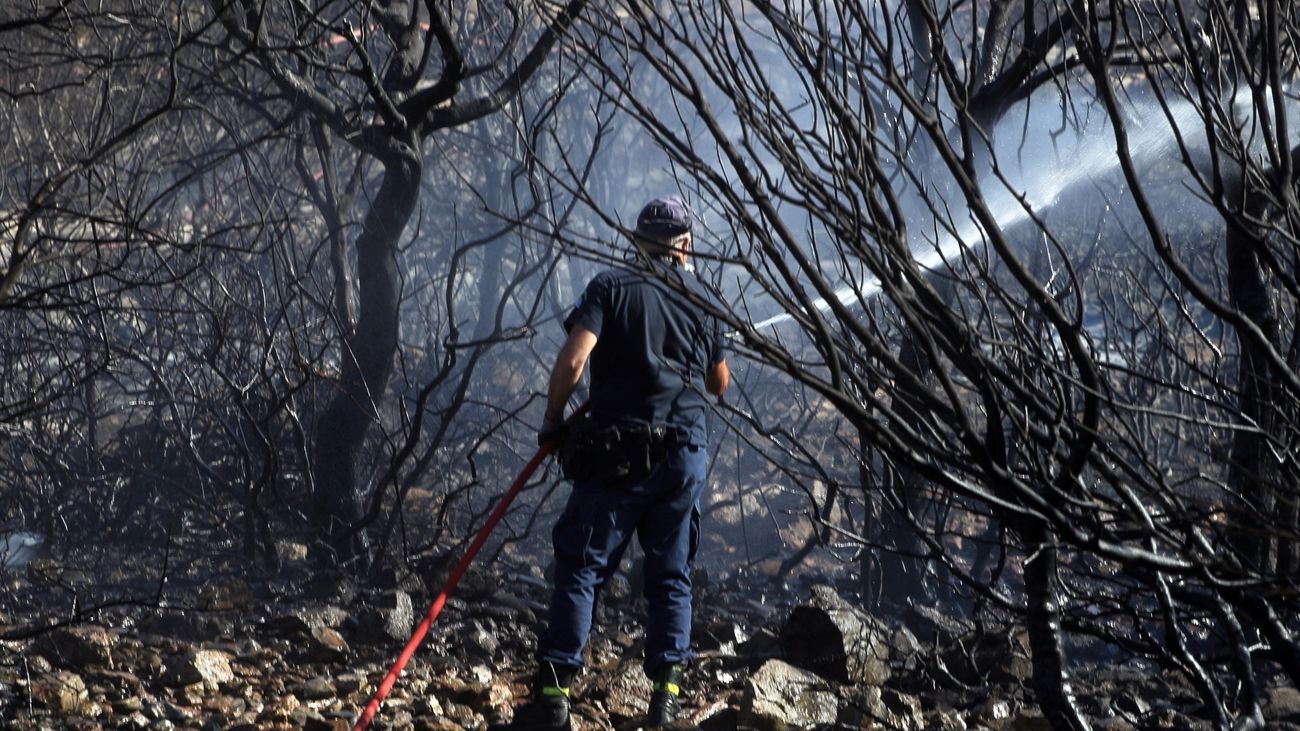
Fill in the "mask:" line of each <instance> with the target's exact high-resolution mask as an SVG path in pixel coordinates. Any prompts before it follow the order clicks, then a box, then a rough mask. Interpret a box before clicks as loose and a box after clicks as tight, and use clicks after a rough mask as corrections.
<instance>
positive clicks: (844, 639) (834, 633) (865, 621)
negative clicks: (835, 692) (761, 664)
mask: <svg viewBox="0 0 1300 731" xmlns="http://www.w3.org/2000/svg"><path fill="white" fill-rule="evenodd" d="M890 634H892V633H890V632H889V630H888V629H887V628H886V627H885V626H884V625H883V624H882V623H881V622H880V621H879V620H877V619H876V618H874V617H872V616H870V615H868V614H866V613H865V612H862V611H859V610H857V609H855V608H853V607H851V606H849V605H848V604H847V603H846V602H845V601H844V600H842V599H840V597H839V596H838V595H837V594H836V593H835V590H834V589H832V588H831V587H829V586H826V585H819V586H815V587H813V590H812V599H811V600H810V601H809V603H807V604H803V605H800V606H799V607H796V608H795V610H794V611H793V612H791V614H790V619H789V620H788V621H787V622H786V624H785V627H784V628H783V629H782V630H781V649H782V652H783V654H784V656H785V659H786V660H787V661H789V662H790V663H793V664H794V665H797V666H799V667H801V668H804V669H806V670H811V671H812V672H814V673H817V674H818V675H820V676H822V677H823V678H826V679H827V680H832V681H835V682H839V683H852V684H863V685H881V684H883V683H884V682H885V681H887V680H889V676H890V668H889V658H890V650H889V638H890Z"/></svg>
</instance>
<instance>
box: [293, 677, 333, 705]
mask: <svg viewBox="0 0 1300 731" xmlns="http://www.w3.org/2000/svg"><path fill="white" fill-rule="evenodd" d="M293 690H294V693H296V694H297V695H298V697H299V698H301V699H303V700H306V701H320V700H325V699H326V698H333V697H335V696H336V695H338V693H337V691H335V690H334V686H333V684H331V683H330V681H329V679H328V678H326V677H324V676H321V675H317V676H316V677H314V678H312V679H310V680H308V681H307V682H305V683H301V684H299V685H296V686H294V689H293Z"/></svg>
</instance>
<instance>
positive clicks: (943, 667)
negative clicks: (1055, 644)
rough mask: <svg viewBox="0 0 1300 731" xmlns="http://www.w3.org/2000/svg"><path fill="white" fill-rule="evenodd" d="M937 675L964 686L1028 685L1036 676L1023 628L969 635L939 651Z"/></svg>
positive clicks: (936, 657) (937, 654) (935, 659)
mask: <svg viewBox="0 0 1300 731" xmlns="http://www.w3.org/2000/svg"><path fill="white" fill-rule="evenodd" d="M933 661H934V662H935V663H936V664H937V665H938V671H937V672H936V673H935V675H936V676H937V677H938V678H940V679H943V678H945V677H951V678H952V679H954V680H955V681H957V682H956V684H955V685H957V686H958V687H960V686H971V685H974V686H983V685H987V684H990V683H994V684H996V683H1009V684H1016V685H1021V684H1024V683H1026V682H1027V681H1028V680H1029V679H1030V678H1031V677H1032V676H1033V672H1034V665H1033V660H1032V657H1031V655H1030V652H1029V638H1028V636H1027V635H1026V634H1025V631H1024V628H1022V627H1009V628H1004V629H1002V630H988V631H985V632H983V633H978V634H977V633H971V634H968V635H965V636H963V637H961V638H959V639H957V640H955V641H954V642H952V643H951V644H948V645H946V646H943V647H941V648H939V650H938V651H937V652H936V653H935V657H934V658H933Z"/></svg>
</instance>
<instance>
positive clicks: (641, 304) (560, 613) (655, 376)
mask: <svg viewBox="0 0 1300 731" xmlns="http://www.w3.org/2000/svg"><path fill="white" fill-rule="evenodd" d="M692 223H693V216H692V214H691V211H690V209H689V207H688V206H687V204H686V202H685V201H683V200H682V198H680V197H679V196H675V195H673V196H666V197H660V198H655V199H654V200H651V201H650V202H649V203H647V204H646V205H645V207H644V208H642V210H641V212H640V215H639V216H638V217H637V224H636V230H635V232H634V235H633V239H634V241H635V243H636V248H637V251H638V257H637V262H638V264H637V265H636V266H635V267H632V268H618V269H609V270H606V271H604V272H601V273H600V274H598V275H597V276H596V277H595V278H594V279H592V280H591V282H590V283H589V284H588V285H587V288H586V290H585V291H584V292H583V294H582V296H581V298H579V300H578V302H577V304H576V305H575V306H574V308H573V311H572V312H571V313H570V314H569V316H568V317H567V318H566V319H565V321H564V326H565V328H566V330H567V331H568V339H567V340H566V341H565V343H564V346H563V347H562V348H561V349H560V352H559V355H558V357H557V358H556V362H555V366H554V368H553V369H552V371H551V377H550V383H549V388H548V394H547V395H548V398H547V407H546V414H545V420H544V421H543V424H542V428H541V430H540V431H539V434H538V441H539V443H546V442H549V441H552V440H555V441H557V442H558V443H559V444H560V447H559V449H560V455H561V463H562V465H563V467H564V470H565V475H566V477H569V478H570V479H573V481H574V482H573V490H572V492H571V493H570V495H569V500H568V503H567V504H566V505H565V508H564V512H563V513H562V515H561V516H560V518H559V520H558V521H557V522H556V525H555V528H554V531H553V534H552V541H553V547H554V552H555V587H554V594H553V595H552V599H551V608H550V622H549V626H548V628H547V629H546V631H545V632H544V633H543V634H542V635H541V637H540V639H539V642H538V648H537V661H538V669H537V673H536V677H535V678H534V682H533V688H532V696H531V698H530V699H529V702H528V703H527V704H525V705H524V706H522V707H521V708H519V709H518V710H517V711H516V713H515V719H514V721H513V722H512V723H511V724H510V725H509V726H506V727H505V728H510V729H516V730H520V729H569V728H571V725H570V722H569V695H570V690H569V687H570V685H571V683H572V681H573V679H574V677H575V676H576V675H577V673H578V671H579V670H580V669H581V667H582V664H583V654H582V653H583V647H584V646H585V645H586V643H587V636H588V634H589V633H590V631H591V624H592V613H593V610H594V608H595V603H596V599H597V597H598V595H599V594H600V591H601V588H602V587H603V586H604V584H605V582H606V580H608V579H609V577H610V576H611V575H612V574H613V573H614V572H615V571H616V570H617V569H618V565H619V562H620V560H621V559H622V556H623V552H624V550H625V549H626V548H627V546H628V543H629V542H630V541H631V539H632V536H633V534H635V535H636V537H637V539H638V541H639V543H640V545H641V548H642V551H643V552H644V554H645V562H644V566H645V573H644V579H645V581H644V585H645V597H646V601H647V604H648V616H647V620H646V642H645V670H646V673H647V674H648V675H649V677H650V679H651V681H652V682H653V684H654V691H653V694H652V695H651V698H650V705H649V711H648V713H647V722H648V725H650V726H658V725H663V724H667V723H671V722H672V721H673V720H674V719H675V718H676V717H677V714H678V711H679V702H678V696H679V695H680V693H681V683H682V674H683V672H684V670H685V666H686V663H687V662H688V661H689V660H690V659H691V648H690V636H691V566H692V563H693V561H694V558H695V552H696V548H697V546H698V544H699V523H700V497H701V495H702V494H703V492H704V486H705V471H706V465H707V449H706V448H707V444H708V412H709V406H708V396H707V395H706V394H712V395H715V396H716V395H720V394H722V392H723V391H725V390H726V389H727V386H728V384H729V382H730V378H731V376H730V371H729V369H728V367H727V362H726V360H725V359H724V358H723V354H722V336H721V332H722V331H721V326H720V323H719V321H718V320H717V319H715V317H714V316H713V315H711V314H710V311H711V310H713V311H716V307H717V304H716V300H715V299H714V298H713V297H712V296H711V295H710V294H709V292H708V290H706V289H705V288H704V287H703V286H702V285H701V284H700V283H699V281H698V280H697V279H696V278H695V276H694V274H693V273H692V272H691V271H690V268H689V266H688V263H687V258H688V256H689V254H690V250H691V228H692ZM588 365H590V370H591V386H590V399H589V406H590V409H589V413H588V415H587V417H585V418H583V419H580V420H577V421H576V423H575V424H574V425H572V426H570V427H569V428H568V429H565V428H564V427H563V426H562V425H563V423H564V419H563V417H564V411H565V408H566V406H567V405H568V403H569V399H570V397H571V396H572V394H573V391H574V390H575V388H576V387H577V385H578V382H579V380H580V378H581V377H582V374H583V372H584V371H586V370H587V369H588Z"/></svg>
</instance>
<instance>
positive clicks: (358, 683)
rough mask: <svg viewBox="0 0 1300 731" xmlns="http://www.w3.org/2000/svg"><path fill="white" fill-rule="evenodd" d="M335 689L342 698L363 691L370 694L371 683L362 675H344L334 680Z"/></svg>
mask: <svg viewBox="0 0 1300 731" xmlns="http://www.w3.org/2000/svg"><path fill="white" fill-rule="evenodd" d="M334 689H335V690H337V691H338V693H339V695H341V696H349V695H352V694H353V693H358V692H361V691H365V692H367V693H369V690H370V681H369V680H367V679H366V676H365V675H362V674H361V673H343V674H342V675H338V676H336V677H335V678H334Z"/></svg>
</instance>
